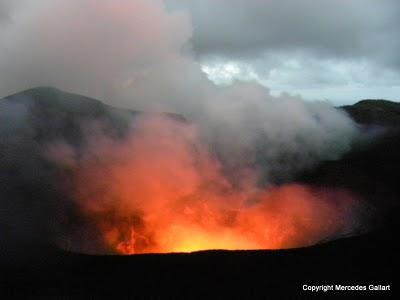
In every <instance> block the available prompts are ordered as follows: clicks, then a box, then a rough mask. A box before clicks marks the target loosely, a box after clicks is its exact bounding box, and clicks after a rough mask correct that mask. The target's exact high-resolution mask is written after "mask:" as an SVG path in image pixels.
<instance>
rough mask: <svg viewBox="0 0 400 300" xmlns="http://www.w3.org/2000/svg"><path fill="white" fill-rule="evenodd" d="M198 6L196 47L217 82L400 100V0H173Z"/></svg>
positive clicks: (178, 5)
mask: <svg viewBox="0 0 400 300" xmlns="http://www.w3.org/2000/svg"><path fill="white" fill-rule="evenodd" d="M167 5H168V7H169V8H170V9H183V10H188V11H190V15H191V18H192V24H193V37H192V43H193V48H194V51H195V53H196V55H197V56H198V59H199V60H200V62H201V63H202V65H203V70H204V71H206V72H207V73H208V74H209V77H210V78H211V79H213V80H214V81H215V82H218V83H221V84H229V83H230V82H231V81H232V80H234V79H245V80H257V81H259V82H260V83H262V84H264V85H266V86H267V87H269V88H270V89H271V91H272V92H279V91H286V92H289V93H294V94H296V93H299V94H301V95H302V96H303V97H305V98H306V99H329V100H332V101H334V102H335V103H339V104H342V103H348V102H354V101H357V100H359V99H363V98H389V99H392V100H400V51H399V50H400V47H399V46H400V1H398V0H381V1H378V0H335V1H322V0H264V1H263V0H189V1H187V0H185V1H184V0H167Z"/></svg>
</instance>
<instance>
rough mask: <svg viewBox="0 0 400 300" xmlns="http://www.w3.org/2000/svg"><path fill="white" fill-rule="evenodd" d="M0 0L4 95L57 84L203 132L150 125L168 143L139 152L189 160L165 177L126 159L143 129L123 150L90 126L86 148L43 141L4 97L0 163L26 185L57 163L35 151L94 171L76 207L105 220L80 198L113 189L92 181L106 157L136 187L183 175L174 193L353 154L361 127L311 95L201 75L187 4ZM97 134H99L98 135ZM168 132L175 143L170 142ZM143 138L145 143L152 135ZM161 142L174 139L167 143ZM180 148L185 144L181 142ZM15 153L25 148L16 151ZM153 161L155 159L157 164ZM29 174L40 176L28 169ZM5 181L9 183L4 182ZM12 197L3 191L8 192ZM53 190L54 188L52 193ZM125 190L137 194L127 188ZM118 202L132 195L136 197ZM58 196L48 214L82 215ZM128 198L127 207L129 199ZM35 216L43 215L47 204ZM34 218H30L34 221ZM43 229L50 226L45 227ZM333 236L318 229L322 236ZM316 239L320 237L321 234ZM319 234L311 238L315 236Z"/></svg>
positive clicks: (275, 175)
mask: <svg viewBox="0 0 400 300" xmlns="http://www.w3.org/2000/svg"><path fill="white" fill-rule="evenodd" d="M21 4H23V5H21ZM0 5H2V6H0V7H7V13H6V14H3V15H0V19H1V20H2V22H1V23H0V24H1V25H0V26H1V27H0V34H1V40H2V42H1V44H0V69H1V70H2V71H1V72H0V95H2V96H5V95H7V94H11V93H12V92H16V91H20V90H23V89H26V88H29V87H34V86H42V85H46V86H55V87H58V88H61V89H63V90H67V91H73V92H74V93H78V94H83V95H87V96H91V97H95V98H99V99H103V101H105V102H106V103H108V104H112V105H114V106H119V107H124V108H129V109H141V110H146V111H153V112H161V111H168V112H175V113H179V114H181V115H183V116H185V118H187V120H190V122H192V125H190V126H194V127H195V128H196V130H195V132H196V133H195V134H196V138H195V139H193V136H192V134H194V133H189V137H188V133H187V132H188V129H187V126H189V125H187V124H186V123H185V122H183V123H184V124H185V125H183V123H182V124H181V125H179V126H178V125H177V124H178V123H179V122H178V123H176V122H175V123H174V125H173V126H175V127H177V128H175V127H173V130H171V131H170V132H169V133H168V134H166V135H165V136H164V137H163V136H162V134H163V133H165V130H168V128H169V129H171V127H169V125H166V126H167V129H165V128H164V127H163V126H160V124H159V123H157V122H156V124H157V126H156V128H157V130H159V131H160V132H161V133H160V134H159V135H158V134H157V131H156V130H154V127H153V130H152V131H151V135H154V136H157V138H160V139H161V140H157V142H156V143H153V144H152V143H150V145H148V147H149V148H148V149H147V150H148V151H147V150H146V151H145V152H147V154H148V153H151V155H149V156H148V155H145V156H143V157H145V158H146V159H147V158H148V159H150V160H151V158H150V157H152V158H153V159H154V160H155V161H157V159H158V158H160V159H161V157H164V156H165V157H168V158H170V159H172V160H174V159H178V158H179V160H178V161H174V162H173V165H175V166H179V165H181V164H183V165H182V166H181V168H179V167H177V168H176V170H174V171H171V169H172V167H171V168H169V167H168V170H169V171H170V172H172V173H168V172H167V175H165V172H159V170H158V169H157V168H162V167H163V161H162V162H161V161H160V164H154V163H151V164H147V163H145V164H144V165H143V166H142V165H141V164H142V163H143V161H141V158H137V159H138V160H137V161H135V163H132V161H131V156H132V155H133V154H135V155H137V152H135V151H134V152H132V153H131V152H130V151H131V150H129V151H128V150H126V149H129V146H132V138H133V139H134V140H135V142H134V143H133V144H134V145H135V147H141V146H140V145H141V144H140V143H138V142H137V139H140V138H141V136H140V135H139V136H136V135H134V132H136V131H135V130H133V129H132V130H133V133H132V132H130V131H129V133H128V137H125V138H122V139H120V143H122V144H121V145H118V143H119V142H118V140H119V139H117V140H115V139H114V140H113V139H112V140H111V141H112V144H110V139H109V137H107V135H100V136H99V135H98V134H97V133H96V131H91V130H89V131H87V130H86V131H87V133H86V135H85V139H86V144H85V146H84V147H83V146H76V145H74V144H73V143H71V142H70V141H65V140H63V137H61V136H60V137H58V139H59V140H61V142H60V141H53V142H52V143H46V144H45V145H43V144H40V143H39V142H38V141H37V138H36V137H35V135H34V133H32V132H31V129H30V127H29V124H30V121H29V113H30V111H31V104H30V101H29V99H28V100H26V101H23V102H22V104H21V103H20V104H13V103H10V102H9V101H2V103H1V104H0V121H1V128H0V134H1V137H2V140H4V141H6V142H5V143H4V144H1V146H2V149H1V151H2V154H5V155H2V158H1V159H0V163H1V164H2V165H5V164H8V165H12V166H13V170H15V169H17V170H18V172H17V173H18V175H16V176H17V177H18V178H19V179H18V180H20V176H22V175H21V174H24V175H23V177H24V178H25V182H31V181H34V180H50V181H51V178H52V175H53V174H54V170H53V169H52V168H51V167H48V166H47V165H46V164H45V163H43V164H44V165H38V166H37V165H35V164H39V161H42V160H40V159H37V158H43V157H46V159H47V160H48V161H50V162H52V163H55V165H57V166H60V165H62V166H63V167H64V168H65V169H66V170H67V169H68V168H70V169H71V170H73V171H72V172H75V171H77V170H79V172H78V175H77V176H78V177H77V178H80V177H82V178H83V180H88V179H89V178H90V177H91V176H88V177H85V174H87V173H85V172H89V173H90V172H95V174H94V177H92V179H93V185H88V186H87V190H86V191H85V190H84V191H82V190H81V186H80V185H79V184H78V185H77V187H76V186H75V188H77V189H78V192H79V197H78V198H83V201H82V202H81V203H80V204H79V205H83V206H84V210H85V211H86V212H88V214H90V215H91V217H92V218H96V216H98V214H96V213H94V212H93V211H96V209H94V210H93V208H92V207H91V208H90V209H88V208H87V207H86V206H87V205H89V204H88V202H87V201H86V200H87V198H86V196H82V194H81V193H83V194H85V193H90V192H93V190H98V189H99V188H100V187H102V188H104V186H108V188H110V185H107V184H106V183H107V182H104V180H106V181H107V179H106V178H103V177H101V176H100V177H97V175H98V174H104V172H106V170H108V169H109V168H111V165H110V164H108V163H107V159H109V160H110V161H112V162H113V163H114V162H116V161H118V159H120V161H122V162H128V164H129V163H131V166H132V168H131V169H130V171H129V172H134V173H135V174H134V175H132V174H131V175H132V176H131V175H130V176H128V178H135V181H137V182H140V181H141V180H142V179H141V178H146V176H147V175H146V174H148V172H150V173H151V174H154V176H157V175H156V174H159V175H160V176H161V177H160V178H158V179H159V181H162V182H167V183H168V182H169V178H170V176H173V177H177V178H179V180H178V182H182V181H183V182H182V187H179V188H178V191H179V190H180V189H181V188H187V186H189V187H191V188H190V189H194V187H192V186H195V187H196V188H199V186H202V185H203V184H204V183H205V182H216V183H217V184H218V185H221V183H223V182H225V184H226V185H228V186H230V185H234V186H236V187H235V190H238V191H239V194H240V192H243V191H246V193H249V191H252V192H254V193H255V192H256V191H257V190H258V189H259V186H260V185H262V186H269V185H273V184H276V183H281V182H287V181H289V180H290V179H292V178H293V177H294V176H295V175H296V174H297V173H298V172H299V171H302V170H304V169H306V168H310V167H312V166H313V165H314V164H316V163H317V162H318V161H320V160H325V159H336V158H338V157H340V155H342V154H343V153H345V152H346V151H348V150H349V149H350V147H351V143H352V141H353V140H354V137H355V136H356V134H357V129H356V127H355V125H354V124H353V122H352V121H351V120H350V119H349V118H348V117H347V116H346V115H345V114H344V113H343V112H340V111H338V110H336V109H335V108H333V107H331V106H330V105H329V104H328V103H325V102H315V103H311V102H305V101H303V100H302V99H300V98H298V97H295V96H291V95H287V94H283V95H281V96H272V95H271V94H270V93H269V91H268V90H267V89H266V88H265V87H262V86H260V85H258V84H256V83H243V82H236V83H234V84H233V85H231V86H228V87H226V86H225V87H220V86H215V85H214V84H213V83H212V82H210V81H209V80H208V79H207V77H206V75H205V74H203V73H202V71H201V68H200V66H199V64H198V63H197V62H196V60H195V58H194V56H193V55H192V53H191V49H190V38H191V33H192V28H191V22H190V16H189V15H188V14H187V13H186V12H183V11H173V12H170V11H167V9H166V8H165V5H164V3H163V1H161V0H135V1H129V0H117V1H106V0H97V1H95V0H86V1H78V0H69V1H64V0H58V1H48V0H40V1H29V0H28V1H23V2H19V3H18V2H17V4H13V3H10V2H8V1H6V2H4V1H2V2H0ZM76 110H79V108H76ZM39 121H40V122H44V121H45V120H39ZM4 124H5V125H4ZM10 124H16V125H10ZM143 124H144V125H145V126H150V127H151V125H149V124H154V122H150V123H148V121H144V122H143ZM80 125H81V127H82V128H86V127H87V124H80ZM164 125H165V124H164ZM21 126H22V127H21ZM163 128H164V129H163ZM83 130H84V131H85V129H83ZM140 132H142V131H139V133H140ZM189 132H190V130H189ZM142 134H143V132H142ZM132 135H133V137H132ZM93 136H95V137H96V138H97V139H95V142H93V140H94V139H93ZM165 137H168V139H167V140H164V138H165ZM143 138H144V139H146V136H145V137H143ZM187 138H189V141H190V143H189V144H190V145H193V144H194V145H198V144H199V143H200V144H201V145H202V146H201V147H200V148H198V149H197V151H200V152H201V153H203V154H204V153H206V154H204V155H200V156H199V157H197V159H200V160H201V161H200V162H197V163H198V168H194V165H195V164H194V162H193V161H191V160H192V159H193V155H189V154H188V153H187V152H186V150H187V147H191V146H189V145H188V144H187V143H186V142H185V143H183V144H182V139H184V140H185V139H187ZM191 139H192V140H191ZM199 141H201V142H199ZM146 142H148V140H146ZM163 142H165V143H167V144H166V145H164V144H163ZM115 143H117V145H115ZM171 143H172V144H174V147H173V148H171V149H172V150H171V151H172V153H169V152H168V149H169V148H168V146H169V145H170V144H171ZM143 145H146V143H144V144H142V146H143ZM180 145H184V146H182V148H179V147H180ZM32 147H33V148H32ZM143 147H144V146H143ZM27 148H29V149H30V150H29V151H30V153H32V156H31V157H30V158H27V159H24V160H23V161H20V158H21V157H25V156H26V154H25V153H26V152H25V150H26V149H27ZM7 149H12V151H11V150H10V151H7ZM32 149H33V150H32ZM14 150H18V151H20V152H17V153H15V152H14ZM11 152H12V153H11ZM139 153H143V151H139ZM177 154H179V155H177ZM94 157H95V158H96V159H95V161H97V162H102V161H103V160H104V168H103V169H101V168H100V169H97V168H98V167H96V168H94V170H95V171H93V169H92V168H89V169H88V167H87V163H90V162H91V161H92V160H93V159H94ZM195 157H196V156H195ZM205 157H206V158H205ZM134 159H136V158H134ZM185 159H186V160H185ZM19 161H20V162H19ZM169 163H171V164H172V162H169ZM193 164H194V165H193ZM16 166H17V167H16ZM100 166H101V163H100ZM152 166H156V167H155V169H154V170H153V169H152ZM204 168H205V169H204ZM32 170H40V171H36V173H35V174H31V176H30V175H29V174H30V173H32ZM88 170H89V171H88ZM96 170H97V171H96ZM132 170H133V171H132ZM180 170H188V172H189V173H190V174H189V176H186V175H187V174H186V173H184V174H183V175H184V176H182V174H174V172H180ZM129 172H128V173H129ZM185 172H186V171H185ZM204 172H205V173H206V174H205V175H204ZM39 173H40V176H39V177H38V174H39ZM5 174H6V173H4V174H3V176H4V177H5V176H6V175H5ZM90 174H92V173H90ZM124 174H125V173H124ZM129 174H130V173H129ZM138 174H140V176H139V175H138ZM114 175H115V174H114ZM114 175H111V179H110V181H113V180H114V181H115V182H114V184H115V185H116V186H118V184H121V182H120V181H119V180H123V181H124V180H127V179H126V178H120V177H118V176H117V175H115V176H117V177H113V176H114ZM7 176H9V174H7ZM149 176H150V175H149ZM151 176H153V175H151ZM163 176H165V177H163ZM180 176H182V178H181V177H180ZM198 177H200V178H201V179H198ZM116 178H117V179H116ZM244 178H245V179H246V180H244ZM8 181H11V180H10V179H7V182H8ZM185 181H195V182H196V184H194V185H193V184H192V183H188V184H185ZM15 182H17V180H16V181H15ZM173 184H176V182H173ZM72 186H73V184H72ZM144 186H147V185H144ZM167 186H168V184H167ZM223 186H224V184H222V187H221V186H220V187H219V188H218V189H221V188H222V189H223V188H224V187H223ZM225 188H227V187H225ZM230 188H231V187H229V188H228V190H229V189H230ZM9 190H10V191H9V192H7V193H11V192H15V191H16V190H17V187H15V189H12V188H11V187H10V188H9ZM100 190H101V189H100ZM172 190H173V189H172ZM206 190H207V189H206ZM174 191H175V190H174ZM297 191H298V190H297ZM231 192H232V191H231ZM7 193H5V194H4V195H2V197H4V198H7V199H9V198H11V196H8V194H7ZM54 193H55V194H57V191H54ZM128 193H131V194H132V195H133V194H135V193H134V192H132V191H130V192H129V191H128ZM168 193H169V192H168ZM299 193H300V194H301V191H300V192H299ZM305 193H306V194H307V193H308V192H305ZM139 194H140V193H139ZM188 194H191V195H193V191H192V192H188V191H184V192H182V195H181V194H179V195H177V196H176V197H173V198H174V199H175V198H180V197H183V196H187V195H188ZM220 194H221V193H214V192H213V193H212V196H213V197H214V196H215V195H219V196H218V198H225V197H221V196H220ZM311 194H312V193H310V195H311ZM73 196H74V197H75V196H77V195H76V194H74V195H73ZM114 196H115V195H114ZM243 197H244V196H243ZM111 198H112V197H111ZM150 198H151V197H150ZM167 198H168V197H167ZM228 198H229V197H228ZM244 198H248V197H244ZM310 198H314V197H313V196H310ZM328 198H329V197H328ZM101 199H103V200H104V199H105V198H102V197H100V199H98V201H102V200H101ZM122 199H124V200H123V201H125V200H126V199H129V197H122ZM168 199H169V198H168ZM107 201H111V200H109V199H108V200H107ZM146 201H147V200H146ZM148 201H150V200H148ZM311 201H314V200H311ZM289 202H290V201H289ZM4 203H6V204H4ZM57 203H58V202H57ZM60 203H62V205H61V206H60V205H58V204H57V205H55V207H53V206H51V205H50V206H51V208H49V209H50V210H51V211H54V210H56V211H57V212H59V213H60V214H62V212H63V211H65V209H67V210H69V211H70V214H72V215H76V214H77V213H76V211H75V210H74V209H75V208H74V205H75V204H76V202H72V203H74V204H71V205H70V204H66V203H69V202H68V201H65V199H62V200H60ZM118 203H119V202H118ZM237 203H242V201H239V200H235V201H233V204H231V205H237ZM92 204H93V203H92ZM97 204H98V203H97ZM119 204H121V203H119ZM169 204H171V203H169ZM1 205H5V206H6V208H7V209H6V210H4V211H14V210H15V211H21V210H23V209H21V208H15V207H12V206H13V204H10V203H9V202H7V201H2V204H1ZM94 205H96V202H94ZM121 205H123V207H125V206H124V205H125V204H123V203H122V204H121ZM289 206H290V205H289ZM106 207H108V208H109V209H111V210H112V209H113V208H115V207H114V206H113V205H111V206H110V205H106ZM134 209H137V207H136V206H135V208H134ZM2 211H3V210H2ZM128 211H130V210H129V209H128ZM327 211H330V210H329V209H328V210H327ZM108 212H109V211H108ZM37 213H38V214H41V212H40V209H38V212H37ZM116 213H117V212H116ZM100 215H101V213H100ZM55 216H58V215H57V214H55ZM310 216H312V217H314V214H313V213H311V215H310ZM335 216H336V217H333V218H335V219H340V217H337V216H343V215H342V214H341V213H339V214H337V215H335ZM103 217H104V216H103ZM1 218H2V220H3V222H4V223H5V224H11V223H12V221H14V220H11V221H10V220H8V219H7V218H10V216H8V215H7V216H6V215H4V216H3V215H2V216H1ZM30 218H32V219H34V217H32V216H30ZM55 218H56V217H55ZM38 219H40V218H38ZM55 222H56V221H55ZM82 222H85V221H84V220H83V221H82ZM134 222H136V221H134ZM138 222H139V221H138ZM96 224H97V222H96ZM97 225H98V224H97ZM107 226H108V225H107ZM107 226H106V227H107ZM346 226H347V225H346ZM346 226H342V227H340V230H342V231H343V230H344V231H346V230H348V229H347V227H346ZM39 227H40V228H42V227H45V228H49V227H51V226H49V224H48V223H46V224H44V225H43V226H42V224H40V226H39ZM89 227H90V226H89ZM95 227H96V226H95ZM344 227H346V229H344ZM107 228H108V227H107ZM108 229H109V228H108ZM108 229H107V230H108ZM93 230H99V228H98V227H96V228H95V229H93ZM107 230H106V231H107ZM337 230H338V229H337V228H334V229H330V230H328V232H329V234H333V232H336V231H337ZM340 230H339V231H340ZM72 231H73V230H72ZM89 231H90V230H89ZM88 234H92V233H88ZM110 234H111V235H112V233H110ZM329 234H328V235H329ZM125 235H126V234H124V236H125ZM326 235H327V234H326V233H324V234H322V236H323V237H324V236H326ZM317 236H318V238H321V235H317ZM318 238H314V239H312V240H313V241H314V242H315V241H317V240H318ZM111 239H113V238H111ZM123 240H124V238H123ZM113 243H115V242H113ZM300 244H301V243H300ZM306 244H307V243H306ZM296 245H298V244H296Z"/></svg>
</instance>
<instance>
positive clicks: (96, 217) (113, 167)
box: [76, 118, 354, 254]
mask: <svg viewBox="0 0 400 300" xmlns="http://www.w3.org/2000/svg"><path fill="white" fill-rule="evenodd" d="M92 136H93V135H92ZM90 144H91V147H90V148H91V151H90V153H89V154H87V157H86V158H85V159H84V162H83V163H82V165H81V166H80V168H79V171H78V175H77V191H76V196H77V199H78V203H79V205H80V206H81V208H82V210H83V211H84V213H85V215H86V216H87V217H88V218H90V219H91V220H92V221H93V222H94V223H95V224H96V226H97V228H98V229H99V231H100V232H101V233H102V239H103V241H104V243H105V244H106V245H108V247H109V248H110V249H112V251H115V252H116V253H120V254H133V253H149V252H158V253H165V252H191V251H197V250H205V249H278V248H290V247H299V246H307V245H312V244H314V243H316V242H318V241H320V240H321V239H325V238H328V237H331V236H333V235H335V234H338V233H343V232H344V231H346V230H347V229H348V228H347V225H348V224H347V222H346V219H347V217H348V214H349V213H350V212H351V209H352V207H353V206H354V201H353V200H352V199H351V197H349V196H348V195H347V194H345V193H342V192H338V191H326V190H325V191H321V190H315V189H312V188H311V187H307V186H301V185H286V186H280V187H270V188H267V189H264V190H260V189H259V188H257V186H256V185H255V184H248V182H246V185H242V187H241V188H236V187H234V186H233V185H232V184H231V183H230V182H229V180H228V179H227V178H226V177H224V176H223V174H222V172H221V168H220V164H219V163H218V161H216V160H215V159H214V158H213V157H212V156H211V155H210V153H209V151H208V150H207V148H206V147H205V146H204V145H202V144H201V143H200V142H199V139H198V137H197V135H196V131H195V130H194V128H193V127H192V126H189V125H183V124H182V123H180V122H176V121H171V120H169V121H168V120H165V119H162V118H147V119H145V120H144V121H143V122H141V123H140V125H139V126H138V127H137V128H136V129H135V131H134V134H132V135H131V137H130V138H128V139H127V140H125V141H124V142H117V141H115V140H111V139H108V138H105V137H102V136H97V137H96V138H93V141H92V142H91V143H90ZM244 181H249V180H248V179H246V178H245V179H244ZM243 186H245V188H243Z"/></svg>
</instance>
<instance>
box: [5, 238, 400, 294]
mask: <svg viewBox="0 0 400 300" xmlns="http://www.w3.org/2000/svg"><path fill="white" fill-rule="evenodd" d="M398 250H399V248H398V246H396V245H395V244H394V242H393V237H390V236H388V235H384V234H381V233H374V234H368V235H364V236H361V237H356V238H347V239H342V240H337V241H334V242H330V243H326V244H321V245H317V246H314V247H310V248H304V249H295V250H286V251H208V252H199V253H192V254H168V255H136V256H130V257H122V256H87V255H79V254H71V253H66V252H61V251H58V250H56V249H52V248H50V247H42V248H40V247H37V246H36V247H34V248H25V249H23V250H22V249H21V250H20V252H21V253H20V255H21V256H24V259H22V260H21V259H20V260H19V261H18V262H15V261H14V259H11V258H10V257H8V259H7V258H6V257H5V256H3V257H2V259H3V261H2V263H1V273H0V287H1V289H0V291H1V292H0V294H1V296H2V297H1V298H2V299H7V298H8V297H12V298H15V299H21V298H38V299H43V298H54V299H60V298H61V299H69V298H86V299H97V298H99V297H102V298H103V297H105V298H108V299H118V298H122V299H126V298H130V299H135V298H141V297H146V298H158V297H163V298H166V297H168V298H172V299H176V298H186V299H191V298H193V297H197V298H203V299H206V298H207V299H208V298H211V297H212V298H214V297H217V296H226V297H229V298H231V297H233V298H237V297H242V298H244V299H252V298H258V297H267V296H278V297H284V298H285V297H289V296H295V297H309V296H311V295H312V294H314V295H317V296H328V295H330V296H344V295H353V296H362V297H363V296H376V297H379V298H380V299H385V298H386V297H389V296H393V295H394V294H393V293H394V292H395V291H396V289H397V288H398V286H397V285H396V280H395V277H394V276H395V274H394V270H396V269H397V266H398V262H399V260H398ZM24 251H26V252H25V253H22V252H24ZM27 253H30V255H27ZM13 257H15V252H14V253H13ZM20 258H21V257H20ZM304 284H307V285H332V284H341V285H367V288H368V285H370V284H373V285H391V291H386V292H385V291H374V292H373V291H359V292H352V293H349V292H344V291H328V292H326V293H324V292H319V293H318V294H315V293H311V292H304V291H302V286H303V285H304Z"/></svg>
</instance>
